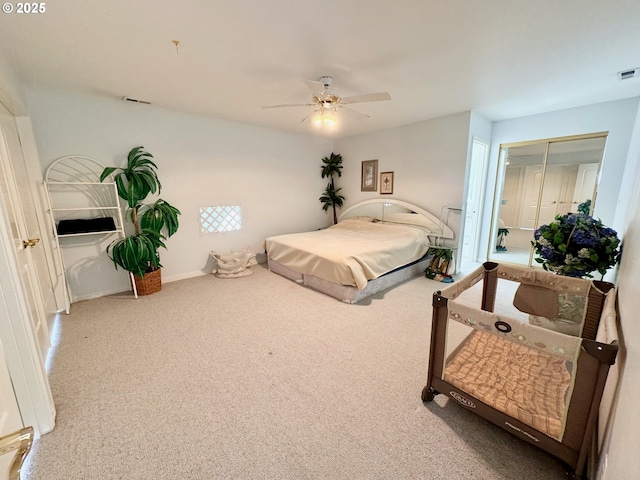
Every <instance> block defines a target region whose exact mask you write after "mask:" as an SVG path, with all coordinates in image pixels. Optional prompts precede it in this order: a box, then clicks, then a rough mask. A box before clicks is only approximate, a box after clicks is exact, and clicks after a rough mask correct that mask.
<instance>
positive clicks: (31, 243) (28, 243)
mask: <svg viewBox="0 0 640 480" xmlns="http://www.w3.org/2000/svg"><path fill="white" fill-rule="evenodd" d="M39 241H40V239H39V238H30V239H29V240H23V241H22V246H23V247H24V248H27V247H31V248H33V247H35V246H36V243H38V242H39Z"/></svg>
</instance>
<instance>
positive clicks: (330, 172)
mask: <svg viewBox="0 0 640 480" xmlns="http://www.w3.org/2000/svg"><path fill="white" fill-rule="evenodd" d="M322 163H323V164H324V165H322V178H325V177H329V178H330V179H331V181H330V182H329V183H328V184H327V188H325V190H324V193H323V194H322V196H321V197H320V202H322V209H323V210H324V211H325V212H326V211H327V210H329V207H333V224H334V225H335V224H336V223H338V214H337V212H336V207H338V208H342V205H343V203H344V197H343V196H342V195H340V193H339V192H340V190H342V189H341V188H336V186H335V183H334V181H333V177H334V176H335V175H338V177H341V176H342V155H340V154H339V153H333V152H331V156H329V157H324V158H323V159H322Z"/></svg>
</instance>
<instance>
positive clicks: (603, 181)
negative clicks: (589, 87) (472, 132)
mask: <svg viewBox="0 0 640 480" xmlns="http://www.w3.org/2000/svg"><path fill="white" fill-rule="evenodd" d="M639 100H640V97H634V98H628V99H623V100H617V101H614V102H605V103H599V104H595V105H588V106H585V107H579V108H571V109H567V110H560V111H556V112H550V113H544V114H540V115H533V116H529V117H521V118H515V119H511V120H503V121H499V122H494V124H493V133H492V138H491V156H490V159H489V172H488V177H487V193H486V196H485V205H492V204H493V192H494V188H495V181H496V171H497V163H498V155H499V150H500V144H503V143H513V142H521V141H528V140H539V139H545V138H554V137H564V136H569V135H580V134H585V133H595V132H604V131H608V132H609V136H608V137H607V143H606V147H605V153H604V158H603V163H602V171H601V177H600V184H599V187H598V197H597V199H596V206H595V210H594V214H595V216H597V217H599V218H601V219H602V221H603V222H604V223H605V224H606V225H608V226H610V227H612V228H614V229H616V228H620V227H621V225H616V224H615V223H614V220H615V211H616V205H617V203H618V195H619V192H620V186H621V184H622V179H623V170H624V167H625V162H626V160H627V154H628V150H629V143H630V141H631V133H632V130H633V125H634V122H635V117H636V113H637V111H638V102H639ZM490 223H491V209H490V208H487V209H486V210H485V212H484V214H483V221H482V224H483V227H482V246H481V251H484V252H486V251H487V242H488V238H489V227H490Z"/></svg>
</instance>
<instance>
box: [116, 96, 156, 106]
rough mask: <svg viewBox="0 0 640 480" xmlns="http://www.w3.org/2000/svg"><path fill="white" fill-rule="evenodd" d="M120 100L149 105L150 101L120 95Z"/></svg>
mask: <svg viewBox="0 0 640 480" xmlns="http://www.w3.org/2000/svg"><path fill="white" fill-rule="evenodd" d="M122 100H124V101H125V102H133V103H142V104H144V105H151V102H147V101H146V100H138V99H137V98H131V97H122Z"/></svg>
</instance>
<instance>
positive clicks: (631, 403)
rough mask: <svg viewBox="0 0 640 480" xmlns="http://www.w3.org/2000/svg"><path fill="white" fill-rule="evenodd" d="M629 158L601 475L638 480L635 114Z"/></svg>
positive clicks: (639, 261) (639, 129)
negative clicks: (616, 341) (615, 348)
mask: <svg viewBox="0 0 640 480" xmlns="http://www.w3.org/2000/svg"><path fill="white" fill-rule="evenodd" d="M629 151H630V154H629V157H628V160H627V165H626V167H625V169H624V176H625V181H624V183H623V188H622V189H621V192H620V200H619V204H620V206H621V207H622V208H623V211H624V212H626V213H627V216H626V218H625V219H624V220H625V225H624V226H623V227H622V228H620V231H622V232H624V237H623V245H624V253H623V255H622V260H621V262H620V266H619V268H618V275H617V282H616V283H617V286H618V308H619V312H620V330H621V334H622V338H621V348H620V352H619V355H618V361H617V362H616V365H615V366H614V367H613V368H612V373H613V375H612V379H613V380H615V379H618V383H617V385H607V388H608V389H609V388H611V387H617V388H615V390H616V398H615V399H614V401H613V416H612V418H610V420H609V423H608V424H607V427H608V428H606V429H603V430H604V444H603V447H602V453H601V460H600V473H601V474H602V476H599V477H598V478H603V479H605V480H617V479H620V478H637V477H638V476H639V475H640V457H639V456H638V451H639V450H638V445H640V409H638V398H640V322H639V321H638V312H639V311H640V282H639V280H640V189H638V185H640V168H639V165H640V110H639V111H638V116H637V119H636V123H635V130H634V135H633V140H632V143H631V146H630V149H629Z"/></svg>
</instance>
